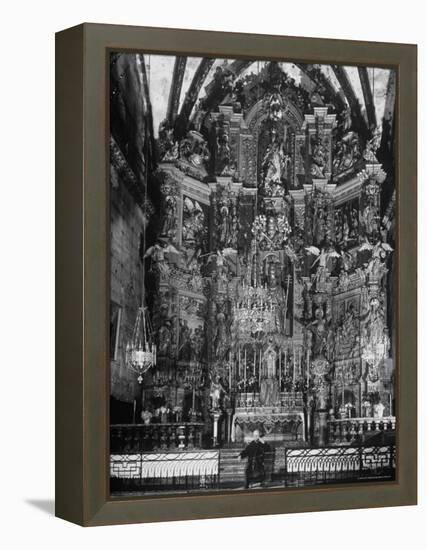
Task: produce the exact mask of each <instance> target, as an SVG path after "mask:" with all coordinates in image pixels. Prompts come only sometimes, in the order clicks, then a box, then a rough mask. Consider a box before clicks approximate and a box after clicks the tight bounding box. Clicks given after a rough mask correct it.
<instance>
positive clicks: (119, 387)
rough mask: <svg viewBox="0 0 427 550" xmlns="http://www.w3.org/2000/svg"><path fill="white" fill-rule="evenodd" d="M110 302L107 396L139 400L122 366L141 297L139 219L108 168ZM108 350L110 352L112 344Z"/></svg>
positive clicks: (131, 376) (129, 374) (132, 379)
mask: <svg viewBox="0 0 427 550" xmlns="http://www.w3.org/2000/svg"><path fill="white" fill-rule="evenodd" d="M110 198H111V201H110V202H111V207H110V208H111V210H110V219H111V228H110V231H111V301H112V308H114V309H115V310H118V309H119V310H120V315H119V318H120V323H119V327H118V337H117V345H116V346H115V353H114V350H113V353H112V357H110V359H111V395H112V396H113V397H115V398H116V399H119V400H121V401H128V402H131V401H133V399H135V398H137V397H139V392H140V388H139V385H138V383H137V381H136V374H135V373H133V372H131V371H129V370H128V369H127V368H126V364H125V350H126V343H127V342H128V341H129V339H130V338H131V335H132V330H133V326H134V323H135V319H136V315H137V311H138V304H140V303H141V293H142V262H141V258H140V242H141V234H142V230H143V216H142V211H141V209H140V207H139V206H138V205H137V204H136V203H135V201H134V199H133V198H132V196H131V194H130V193H129V191H128V189H127V188H126V186H125V185H124V183H123V181H121V179H120V178H119V176H118V174H117V172H116V170H115V168H114V166H111V197H110ZM112 347H113V348H114V342H113V345H112Z"/></svg>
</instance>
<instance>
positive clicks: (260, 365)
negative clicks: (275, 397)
mask: <svg viewBox="0 0 427 550" xmlns="http://www.w3.org/2000/svg"><path fill="white" fill-rule="evenodd" d="M261 363H262V359H261V349H260V350H259V384H260V389H261V371H262V364H261Z"/></svg>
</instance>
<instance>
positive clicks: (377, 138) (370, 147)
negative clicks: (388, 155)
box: [363, 126, 382, 162]
mask: <svg viewBox="0 0 427 550" xmlns="http://www.w3.org/2000/svg"><path fill="white" fill-rule="evenodd" d="M381 136H382V130H381V126H377V127H376V128H375V127H374V128H373V131H372V137H371V139H370V140H369V141H367V142H366V146H365V150H364V151H363V158H364V159H365V160H366V161H367V162H378V160H377V150H378V149H379V147H380V144H381Z"/></svg>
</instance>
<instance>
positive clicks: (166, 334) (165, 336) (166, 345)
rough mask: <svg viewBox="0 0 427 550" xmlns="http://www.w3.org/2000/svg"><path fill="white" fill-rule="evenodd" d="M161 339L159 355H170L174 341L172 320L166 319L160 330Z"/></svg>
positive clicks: (159, 336)
mask: <svg viewBox="0 0 427 550" xmlns="http://www.w3.org/2000/svg"><path fill="white" fill-rule="evenodd" d="M158 339H159V356H165V357H166V356H168V355H169V353H170V348H171V343H172V331H171V322H170V321H165V323H164V325H162V326H161V327H160V329H159V332H158Z"/></svg>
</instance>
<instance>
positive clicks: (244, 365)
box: [243, 347, 246, 391]
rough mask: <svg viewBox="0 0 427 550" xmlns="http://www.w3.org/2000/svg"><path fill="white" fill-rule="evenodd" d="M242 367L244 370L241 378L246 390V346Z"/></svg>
mask: <svg viewBox="0 0 427 550" xmlns="http://www.w3.org/2000/svg"><path fill="white" fill-rule="evenodd" d="M243 368H244V371H243V379H244V381H245V391H246V347H245V362H244V364H243Z"/></svg>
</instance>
